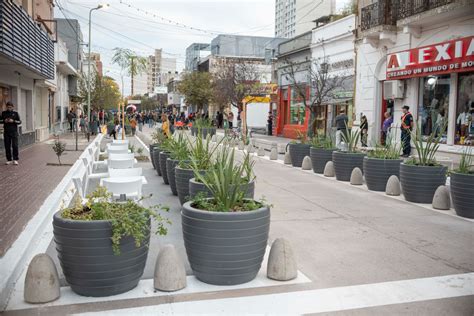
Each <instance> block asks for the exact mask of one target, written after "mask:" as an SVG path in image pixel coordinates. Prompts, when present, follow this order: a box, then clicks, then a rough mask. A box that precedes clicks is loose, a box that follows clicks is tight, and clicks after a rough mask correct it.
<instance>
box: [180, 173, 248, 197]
mask: <svg viewBox="0 0 474 316" xmlns="http://www.w3.org/2000/svg"><path fill="white" fill-rule="evenodd" d="M240 190H241V191H242V192H245V193H244V197H245V198H247V199H253V196H254V193H255V181H252V182H250V183H247V184H241V185H240ZM201 192H202V193H203V194H204V196H203V197H211V196H212V193H211V191H210V190H209V189H208V188H207V187H206V186H205V185H204V184H203V183H201V182H198V181H196V179H195V178H192V179H190V180H189V197H190V198H191V199H192V198H194V197H195V196H196V195H197V194H198V193H201Z"/></svg>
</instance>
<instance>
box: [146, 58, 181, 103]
mask: <svg viewBox="0 0 474 316" xmlns="http://www.w3.org/2000/svg"><path fill="white" fill-rule="evenodd" d="M146 73H147V90H148V93H149V94H156V93H158V92H159V91H160V89H161V90H162V89H163V88H164V87H166V85H167V84H168V82H169V80H170V79H171V78H172V77H174V76H175V74H176V58H165V57H163V50H162V49H155V53H154V54H153V55H150V56H148V67H147V71H146Z"/></svg>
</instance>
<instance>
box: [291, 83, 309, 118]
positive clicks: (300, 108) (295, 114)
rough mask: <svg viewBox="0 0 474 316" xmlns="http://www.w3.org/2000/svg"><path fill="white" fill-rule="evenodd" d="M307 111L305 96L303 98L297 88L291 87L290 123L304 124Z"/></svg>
mask: <svg viewBox="0 0 474 316" xmlns="http://www.w3.org/2000/svg"><path fill="white" fill-rule="evenodd" d="M305 113H306V111H305V106H304V102H303V98H301V96H300V95H299V93H298V92H297V90H296V89H291V101H290V124H294V125H303V124H304V119H305Z"/></svg>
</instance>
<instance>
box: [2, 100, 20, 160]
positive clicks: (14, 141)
mask: <svg viewBox="0 0 474 316" xmlns="http://www.w3.org/2000/svg"><path fill="white" fill-rule="evenodd" d="M13 108H14V107H13V103H11V102H7V110H6V111H3V112H2V116H1V117H0V124H3V140H4V142H5V153H6V155H7V162H6V164H7V165H11V164H12V163H13V164H14V165H18V125H19V124H21V120H20V115H19V114H18V112H16V111H13ZM12 150H13V157H12ZM12 158H13V161H12Z"/></svg>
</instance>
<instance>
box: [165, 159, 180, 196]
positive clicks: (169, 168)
mask: <svg viewBox="0 0 474 316" xmlns="http://www.w3.org/2000/svg"><path fill="white" fill-rule="evenodd" d="M178 163H179V160H176V159H171V158H168V159H166V172H167V173H168V182H169V184H170V189H171V192H172V193H173V195H178V191H177V190H176V178H175V174H174V168H175V167H176V166H177V165H178Z"/></svg>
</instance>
